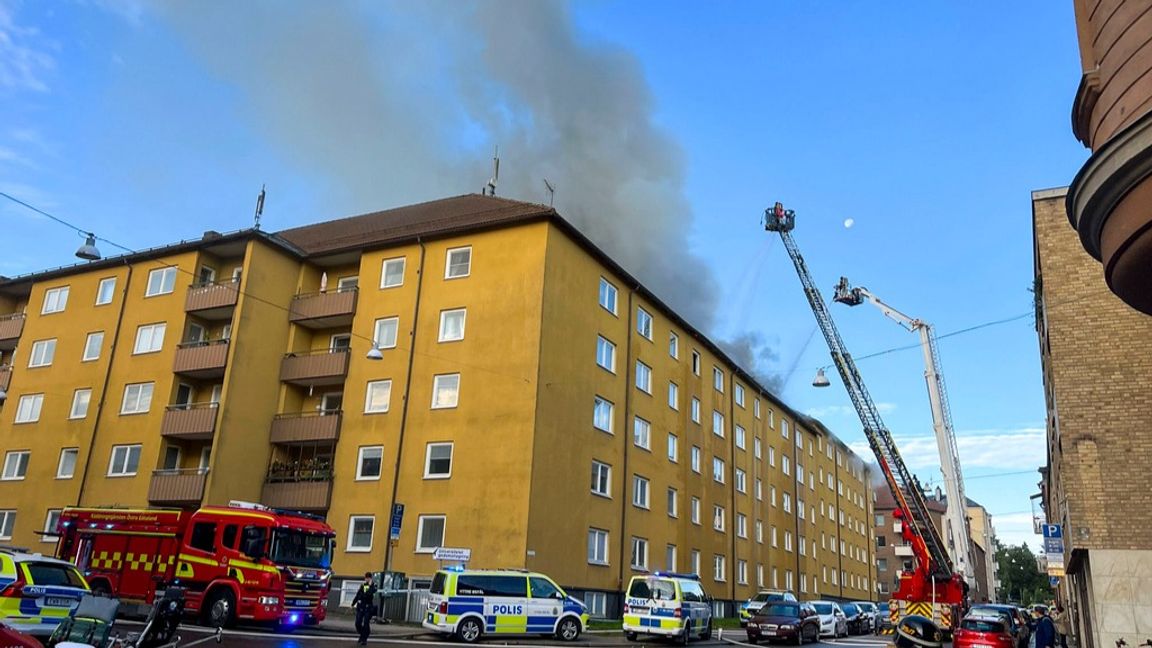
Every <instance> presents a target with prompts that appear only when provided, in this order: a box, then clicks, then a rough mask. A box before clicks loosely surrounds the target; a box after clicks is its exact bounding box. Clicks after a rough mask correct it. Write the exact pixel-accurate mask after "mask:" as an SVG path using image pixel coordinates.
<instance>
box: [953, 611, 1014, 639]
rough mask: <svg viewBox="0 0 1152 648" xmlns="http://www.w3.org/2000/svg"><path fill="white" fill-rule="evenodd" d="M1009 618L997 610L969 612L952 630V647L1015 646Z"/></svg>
mask: <svg viewBox="0 0 1152 648" xmlns="http://www.w3.org/2000/svg"><path fill="white" fill-rule="evenodd" d="M1015 647H1016V637H1015V636H1014V635H1013V634H1012V632H1011V630H1010V629H1009V624H1008V620H1007V619H1005V618H1004V615H1003V614H1000V613H998V612H997V611H995V610H989V609H985V610H982V611H976V612H969V613H968V616H966V617H964V618H963V619H961V621H960V627H959V628H956V629H955V630H953V632H952V648H1015Z"/></svg>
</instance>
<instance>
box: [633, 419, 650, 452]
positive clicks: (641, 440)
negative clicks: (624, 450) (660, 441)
mask: <svg viewBox="0 0 1152 648" xmlns="http://www.w3.org/2000/svg"><path fill="white" fill-rule="evenodd" d="M632 443H634V444H635V445H636V447H638V448H644V449H645V450H651V449H652V424H651V423H650V422H648V421H647V420H645V419H643V418H641V417H639V416H636V417H633V420H632Z"/></svg>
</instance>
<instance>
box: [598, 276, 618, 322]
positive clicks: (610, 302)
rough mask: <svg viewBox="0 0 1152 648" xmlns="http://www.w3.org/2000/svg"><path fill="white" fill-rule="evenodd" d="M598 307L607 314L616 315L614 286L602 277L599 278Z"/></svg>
mask: <svg viewBox="0 0 1152 648" xmlns="http://www.w3.org/2000/svg"><path fill="white" fill-rule="evenodd" d="M600 305H601V306H603V307H604V310H606V311H608V312H609V313H612V314H613V315H615V314H616V286H613V285H612V284H611V283H609V282H608V280H607V279H605V278H604V277H600Z"/></svg>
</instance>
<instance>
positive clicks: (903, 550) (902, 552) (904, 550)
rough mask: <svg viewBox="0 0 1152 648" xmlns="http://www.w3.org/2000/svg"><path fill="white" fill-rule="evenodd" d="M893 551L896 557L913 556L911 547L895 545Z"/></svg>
mask: <svg viewBox="0 0 1152 648" xmlns="http://www.w3.org/2000/svg"><path fill="white" fill-rule="evenodd" d="M893 549H894V550H895V552H896V555H897V556H909V557H911V556H912V555H913V553H912V545H896V546H895V547H893Z"/></svg>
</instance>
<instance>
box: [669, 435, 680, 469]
mask: <svg viewBox="0 0 1152 648" xmlns="http://www.w3.org/2000/svg"><path fill="white" fill-rule="evenodd" d="M678 442H679V440H678V439H677V438H676V435H675V434H672V433H668V461H671V462H672V463H676V462H677V461H679V455H680V450H679V446H678Z"/></svg>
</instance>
